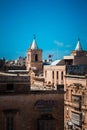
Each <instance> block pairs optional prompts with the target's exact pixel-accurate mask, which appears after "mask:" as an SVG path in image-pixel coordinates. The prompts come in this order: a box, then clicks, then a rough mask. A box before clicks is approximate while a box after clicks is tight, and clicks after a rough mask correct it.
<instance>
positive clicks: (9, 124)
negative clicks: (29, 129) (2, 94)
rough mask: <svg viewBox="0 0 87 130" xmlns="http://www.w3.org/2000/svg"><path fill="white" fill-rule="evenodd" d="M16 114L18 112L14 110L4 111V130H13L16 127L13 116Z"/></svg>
mask: <svg viewBox="0 0 87 130" xmlns="http://www.w3.org/2000/svg"><path fill="white" fill-rule="evenodd" d="M17 112H18V110H16V109H7V110H4V111H3V113H4V117H5V118H4V119H5V120H4V121H5V122H4V130H15V129H16V126H15V123H16V122H15V121H16V120H15V115H16V113H17Z"/></svg>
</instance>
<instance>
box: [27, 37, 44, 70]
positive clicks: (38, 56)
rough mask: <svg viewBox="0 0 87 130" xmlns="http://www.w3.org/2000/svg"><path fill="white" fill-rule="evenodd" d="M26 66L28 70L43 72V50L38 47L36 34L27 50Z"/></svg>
mask: <svg viewBox="0 0 87 130" xmlns="http://www.w3.org/2000/svg"><path fill="white" fill-rule="evenodd" d="M26 68H27V70H33V71H37V72H42V50H41V49H39V48H38V45H37V43H36V37H35V35H34V38H33V41H32V43H31V45H30V48H29V49H28V50H27V58H26Z"/></svg>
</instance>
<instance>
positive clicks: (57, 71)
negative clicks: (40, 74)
mask: <svg viewBox="0 0 87 130" xmlns="http://www.w3.org/2000/svg"><path fill="white" fill-rule="evenodd" d="M56 78H57V79H58V71H57V72H56Z"/></svg>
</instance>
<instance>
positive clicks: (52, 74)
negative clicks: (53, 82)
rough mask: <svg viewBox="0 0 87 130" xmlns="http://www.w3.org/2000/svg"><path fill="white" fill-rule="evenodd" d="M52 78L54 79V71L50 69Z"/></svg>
mask: <svg viewBox="0 0 87 130" xmlns="http://www.w3.org/2000/svg"><path fill="white" fill-rule="evenodd" d="M52 78H53V79H54V71H52Z"/></svg>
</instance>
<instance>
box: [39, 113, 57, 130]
mask: <svg viewBox="0 0 87 130" xmlns="http://www.w3.org/2000/svg"><path fill="white" fill-rule="evenodd" d="M37 124H38V126H37V128H38V130H56V128H55V126H56V124H55V119H54V118H53V117H52V115H49V114H48V115H42V116H41V118H40V119H38V120H37Z"/></svg>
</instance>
